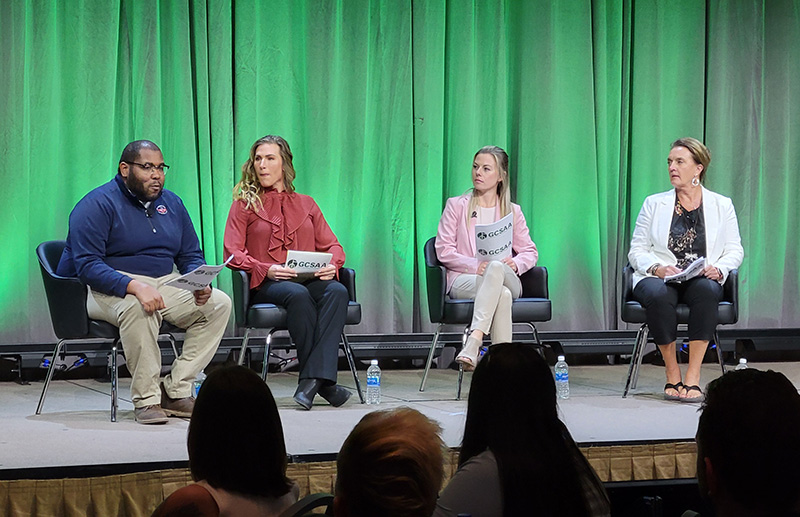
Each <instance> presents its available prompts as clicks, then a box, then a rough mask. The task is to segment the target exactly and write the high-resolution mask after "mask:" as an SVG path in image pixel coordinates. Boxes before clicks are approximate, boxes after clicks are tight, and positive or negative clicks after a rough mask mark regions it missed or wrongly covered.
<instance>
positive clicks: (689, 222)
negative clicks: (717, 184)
mask: <svg viewBox="0 0 800 517" xmlns="http://www.w3.org/2000/svg"><path fill="white" fill-rule="evenodd" d="M667 248H669V250H670V251H671V252H672V253H673V254H674V255H675V258H677V259H678V264H677V266H676V267H677V268H678V269H686V267H687V266H688V265H689V264H691V263H692V262H694V261H695V260H697V259H698V258H700V257H705V256H706V224H705V217H704V216H703V203H700V206H698V207H697V208H695V209H694V210H692V211H689V210H686V209H685V208H684V207H683V205H681V202H680V201H678V197H677V196H675V211H674V212H673V214H672V224H671V225H670V227H669V240H668V242H667Z"/></svg>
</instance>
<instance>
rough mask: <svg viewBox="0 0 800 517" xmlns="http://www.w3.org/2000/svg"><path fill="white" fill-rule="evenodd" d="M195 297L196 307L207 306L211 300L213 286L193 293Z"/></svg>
mask: <svg viewBox="0 0 800 517" xmlns="http://www.w3.org/2000/svg"><path fill="white" fill-rule="evenodd" d="M192 294H193V295H194V304H195V305H205V304H206V302H207V301H208V299H209V298H211V286H210V285H207V286H206V288H205V289H200V290H199V291H192Z"/></svg>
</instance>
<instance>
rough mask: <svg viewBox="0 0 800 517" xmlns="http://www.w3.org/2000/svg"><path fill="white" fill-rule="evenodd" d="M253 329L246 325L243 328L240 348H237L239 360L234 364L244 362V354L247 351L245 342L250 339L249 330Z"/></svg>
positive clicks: (240, 364)
mask: <svg viewBox="0 0 800 517" xmlns="http://www.w3.org/2000/svg"><path fill="white" fill-rule="evenodd" d="M251 330H253V329H252V328H251V327H247V328H246V329H245V330H244V337H242V348H241V349H239V360H238V361H236V364H238V365H239V366H242V365H243V364H244V355H245V354H246V353H247V342H248V341H249V340H250V331H251Z"/></svg>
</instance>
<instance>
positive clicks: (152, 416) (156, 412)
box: [133, 404, 167, 424]
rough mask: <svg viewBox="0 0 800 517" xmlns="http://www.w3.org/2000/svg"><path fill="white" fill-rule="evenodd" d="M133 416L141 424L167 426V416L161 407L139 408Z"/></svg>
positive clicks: (155, 405)
mask: <svg viewBox="0 0 800 517" xmlns="http://www.w3.org/2000/svg"><path fill="white" fill-rule="evenodd" d="M133 416H134V417H135V418H136V421H137V422H138V423H140V424H166V423H167V414H166V413H165V412H164V410H163V409H161V406H159V405H158V404H154V405H152V406H143V407H137V408H134V410H133Z"/></svg>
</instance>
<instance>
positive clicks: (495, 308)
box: [450, 261, 522, 343]
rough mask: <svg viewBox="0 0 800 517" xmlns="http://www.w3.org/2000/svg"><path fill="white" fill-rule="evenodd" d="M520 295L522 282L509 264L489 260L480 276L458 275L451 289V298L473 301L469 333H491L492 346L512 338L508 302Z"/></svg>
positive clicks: (507, 341) (509, 340)
mask: <svg viewBox="0 0 800 517" xmlns="http://www.w3.org/2000/svg"><path fill="white" fill-rule="evenodd" d="M521 294H522V282H520V280H519V277H518V276H517V274H516V273H515V272H514V270H513V269H511V267H509V266H508V265H506V264H504V263H502V262H498V261H492V262H489V264H488V265H487V266H486V270H485V271H484V272H483V275H482V276H479V275H470V274H463V275H458V276H457V277H456V279H455V281H454V282H453V287H451V288H450V298H453V299H466V298H473V299H474V300H475V303H474V307H475V308H474V310H473V312H472V326H471V328H472V330H476V329H477V330H480V331H481V332H483V333H484V334H490V335H491V337H492V343H509V342H511V340H512V339H513V332H512V322H511V303H512V302H513V301H514V300H515V299H516V298H519V297H520V295H521Z"/></svg>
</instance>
